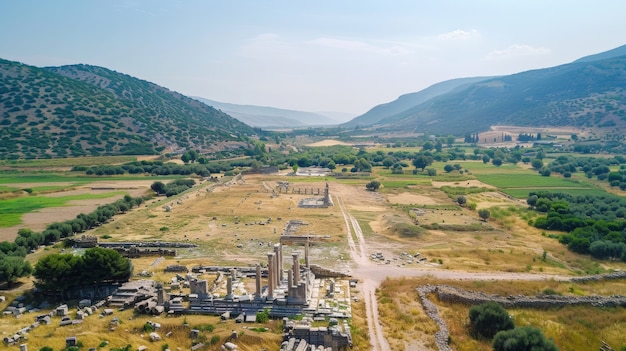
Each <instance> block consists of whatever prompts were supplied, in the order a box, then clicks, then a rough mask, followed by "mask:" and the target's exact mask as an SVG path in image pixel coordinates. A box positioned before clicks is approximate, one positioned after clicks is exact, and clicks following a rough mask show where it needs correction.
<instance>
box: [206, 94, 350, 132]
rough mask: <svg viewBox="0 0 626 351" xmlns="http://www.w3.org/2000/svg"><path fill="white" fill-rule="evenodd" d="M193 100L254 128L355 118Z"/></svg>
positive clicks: (342, 115)
mask: <svg viewBox="0 0 626 351" xmlns="http://www.w3.org/2000/svg"><path fill="white" fill-rule="evenodd" d="M193 98H194V99H196V100H198V101H201V102H203V103H205V104H207V105H209V106H212V107H214V108H216V109H218V110H220V111H222V112H225V113H227V114H229V115H231V116H233V117H235V118H236V119H238V120H240V121H241V122H243V123H245V124H247V125H249V126H252V127H261V128H290V127H306V126H330V125H336V124H340V123H342V122H345V121H347V120H349V119H350V118H352V117H354V115H350V114H347V113H341V112H304V111H294V110H286V109H281V108H275V107H266V106H255V105H236V104H230V103H225V102H219V101H214V100H209V99H205V98H201V97H193Z"/></svg>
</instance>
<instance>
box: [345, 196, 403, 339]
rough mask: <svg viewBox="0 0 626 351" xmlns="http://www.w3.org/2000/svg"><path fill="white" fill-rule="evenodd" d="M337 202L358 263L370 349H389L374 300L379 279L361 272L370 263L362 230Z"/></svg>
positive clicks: (352, 253)
mask: <svg viewBox="0 0 626 351" xmlns="http://www.w3.org/2000/svg"><path fill="white" fill-rule="evenodd" d="M336 202H337V204H339V208H340V210H341V214H342V215H343V218H344V220H345V222H346V234H347V237H348V245H349V247H350V254H351V256H352V260H353V261H354V262H355V263H356V264H357V265H358V268H357V272H358V277H359V278H360V279H361V280H362V281H363V283H362V289H363V298H364V300H365V311H366V319H367V329H368V332H369V336H370V343H371V344H372V351H391V348H390V347H389V343H387V339H385V335H384V334H383V327H382V325H381V324H380V320H379V319H378V301H377V300H376V287H377V286H378V284H379V283H380V282H379V281H376V280H373V279H371V278H369V275H368V274H363V273H365V272H367V271H368V270H369V268H370V267H369V266H371V265H372V263H371V262H370V261H369V259H368V257H367V251H366V249H365V238H364V237H363V231H362V230H361V227H360V226H359V222H358V221H357V220H356V218H354V217H353V216H352V215H350V213H348V211H347V210H346V208H345V206H344V204H343V201H342V200H341V198H336ZM353 234H354V236H356V242H355V241H354V237H353Z"/></svg>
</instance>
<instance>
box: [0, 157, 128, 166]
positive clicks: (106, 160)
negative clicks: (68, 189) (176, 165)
mask: <svg viewBox="0 0 626 351" xmlns="http://www.w3.org/2000/svg"><path fill="white" fill-rule="evenodd" d="M136 160H137V156H91V157H69V158H51V159H34V160H0V167H6V168H33V167H35V168H44V167H74V166H97V165H111V164H118V163H128V162H133V161H136Z"/></svg>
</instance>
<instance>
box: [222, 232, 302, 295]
mask: <svg viewBox="0 0 626 351" xmlns="http://www.w3.org/2000/svg"><path fill="white" fill-rule="evenodd" d="M291 255H292V258H293V266H292V269H290V270H289V271H288V275H287V284H288V289H289V290H290V289H292V287H294V286H297V285H298V284H299V283H300V254H299V253H298V252H293V253H292V254H291ZM304 262H305V266H306V267H309V242H308V240H307V242H306V245H305V247H304ZM284 274H285V272H284V270H283V247H282V244H280V243H278V244H275V245H274V251H273V252H268V253H267V295H268V297H273V296H274V291H275V290H276V288H278V286H279V284H280V282H282V281H283V280H284V279H285V277H284ZM228 278H229V279H228V281H227V283H230V280H231V279H233V280H234V277H233V278H231V277H228ZM227 286H230V284H227ZM255 288H256V295H257V296H261V266H260V265H258V264H257V265H256V287H255ZM227 290H228V292H229V293H232V288H229V289H227Z"/></svg>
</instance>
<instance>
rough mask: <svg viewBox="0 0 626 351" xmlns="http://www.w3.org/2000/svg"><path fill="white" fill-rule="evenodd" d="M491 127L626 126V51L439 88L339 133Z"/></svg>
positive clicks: (404, 98)
mask: <svg viewBox="0 0 626 351" xmlns="http://www.w3.org/2000/svg"><path fill="white" fill-rule="evenodd" d="M494 125H516V126H533V127H546V126H574V127H588V128H604V129H607V130H611V131H616V130H619V129H620V128H624V127H626V45H625V46H621V47H619V48H616V49H613V50H610V51H606V52H603V53H599V54H596V55H590V56H586V57H583V58H581V59H579V60H576V61H574V62H572V63H569V64H564V65H560V66H556V67H552V68H545V69H537V70H532V71H527V72H521V73H518V74H513V75H508V76H501V77H478V78H464V79H454V80H450V81H445V82H441V83H438V84H435V85H433V86H431V87H429V88H427V89H424V90H422V91H420V92H417V93H412V94H406V95H403V96H401V97H399V98H398V99H397V100H395V101H393V102H390V103H387V104H383V105H378V106H376V107H374V108H372V109H371V110H370V111H368V112H367V113H365V114H363V115H361V116H358V117H356V118H355V119H353V120H352V121H349V122H347V123H344V124H343V125H342V127H346V128H358V129H359V130H360V131H362V130H363V129H365V130H368V131H371V132H372V133H380V132H384V133H394V132H406V131H413V132H422V133H432V134H444V135H445V134H455V135H460V134H463V133H474V132H480V131H484V130H487V129H489V128H490V127H491V126H494Z"/></svg>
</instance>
